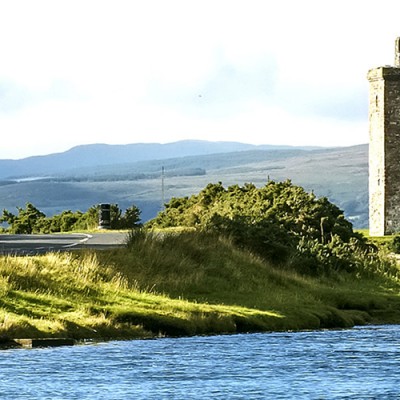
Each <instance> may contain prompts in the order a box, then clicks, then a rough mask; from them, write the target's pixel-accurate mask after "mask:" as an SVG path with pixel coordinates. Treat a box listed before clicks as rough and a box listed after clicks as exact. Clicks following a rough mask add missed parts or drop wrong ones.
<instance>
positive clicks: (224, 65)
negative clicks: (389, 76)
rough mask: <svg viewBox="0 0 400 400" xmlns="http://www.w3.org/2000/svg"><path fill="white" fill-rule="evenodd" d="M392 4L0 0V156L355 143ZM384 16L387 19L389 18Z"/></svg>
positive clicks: (385, 0) (392, 26) (387, 52)
mask: <svg viewBox="0 0 400 400" xmlns="http://www.w3.org/2000/svg"><path fill="white" fill-rule="evenodd" d="M399 12H400V4H399V3H398V2H397V1H394V0H381V2H380V3H379V7H376V6H375V2H372V1H370V0H367V1H365V2H363V3H361V4H360V3H359V2H355V1H348V0H346V1H345V0H336V1H335V2H333V1H330V2H321V1H317V0H303V1H301V2H298V1H296V0H281V1H279V2H273V1H266V0H263V1H261V0H246V1H245V0H231V1H226V0H218V1H211V0H203V1H202V2H199V1H194V0H192V1H190V0H189V1H188V0H185V1H184V0H169V1H168V2H166V1H162V0H148V1H146V2H139V1H130V0H116V1H114V2H112V3H111V2H109V1H104V0H97V1H94V0H86V1H77V0H70V1H68V2H55V1H52V0H36V1H35V2H32V1H29V0H20V1H16V2H10V1H7V0H0V37H1V38H2V40H1V41H0V52H1V54H2V62H1V63H0V107H1V108H0V132H1V136H2V146H1V148H0V158H10V157H23V156H28V155H33V154H46V153H49V152H54V151H63V150H66V149H67V148H69V147H71V146H74V145H78V144H82V143H93V142H106V143H132V142H150V141H153V142H164V143H165V142H170V141H174V140H179V139H188V138H190V139H209V140H237V141H242V142H252V143H266V144H267V143H275V144H278V143H279V144H299V145H303V144H304V145H306V144H307V145H349V144H355V143H365V142H367V140H368V133H367V121H366V118H367V113H366V97H367V81H366V73H367V70H368V69H369V68H372V67H375V66H379V65H383V64H390V63H392V59H393V48H394V40H395V38H396V36H398V35H400V31H398V21H397V19H398V17H397V16H398V14H399ZM396 30H397V31H396Z"/></svg>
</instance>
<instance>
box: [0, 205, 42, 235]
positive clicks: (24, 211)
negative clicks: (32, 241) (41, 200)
mask: <svg viewBox="0 0 400 400" xmlns="http://www.w3.org/2000/svg"><path fill="white" fill-rule="evenodd" d="M17 210H18V215H14V214H12V213H10V212H9V211H7V210H3V215H2V217H1V222H6V223H8V224H9V225H10V230H11V232H12V233H16V234H24V233H25V234H30V233H36V232H39V230H38V229H37V226H38V224H39V222H40V221H41V220H42V219H44V218H45V217H46V215H45V214H44V213H42V212H41V211H40V210H38V209H37V208H36V207H35V206H34V205H33V204H32V203H26V206H25V208H21V207H17Z"/></svg>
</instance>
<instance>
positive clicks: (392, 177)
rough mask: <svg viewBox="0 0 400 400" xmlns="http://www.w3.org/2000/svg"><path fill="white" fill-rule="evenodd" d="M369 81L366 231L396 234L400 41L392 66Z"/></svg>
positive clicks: (399, 223) (399, 221) (399, 224)
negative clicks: (367, 214) (367, 220)
mask: <svg viewBox="0 0 400 400" xmlns="http://www.w3.org/2000/svg"><path fill="white" fill-rule="evenodd" d="M368 81H369V92H370V94H369V230H370V235H371V236H383V235H386V234H390V233H394V232H400V38H397V39H396V46H395V60H394V66H384V67H379V68H374V69H371V70H370V71H369V72H368Z"/></svg>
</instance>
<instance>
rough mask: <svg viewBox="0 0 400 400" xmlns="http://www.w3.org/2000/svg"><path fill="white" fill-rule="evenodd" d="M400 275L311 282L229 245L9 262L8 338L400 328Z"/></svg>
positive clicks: (4, 311) (197, 239) (1, 270)
mask: <svg viewBox="0 0 400 400" xmlns="http://www.w3.org/2000/svg"><path fill="white" fill-rule="evenodd" d="M395 275H396V274H394V273H393V274H391V273H387V272H386V273H381V274H376V275H375V276H370V277H369V278H366V277H360V276H357V275H355V274H343V273H342V274H338V273H336V274H335V275H333V276H330V277H304V276H299V275H297V274H296V273H295V272H293V270H288V269H285V268H278V267H276V266H275V267H273V266H271V265H269V264H268V263H266V262H265V261H262V260H261V259H259V258H257V257H255V256H253V255H251V254H250V253H248V252H246V251H242V250H238V249H237V248H235V247H234V246H233V245H232V244H231V242H230V241H229V240H227V239H221V238H217V237H212V236H208V235H204V234H203V235H202V234H197V233H195V232H187V233H181V234H174V235H166V236H160V235H139V237H138V238H136V239H135V240H133V241H132V243H131V244H130V247H126V248H122V249H118V250H112V251H101V252H95V251H89V252H88V251H87V252H73V253H72V252H71V253H60V254H47V255H42V256H35V257H14V256H3V257H0V338H1V339H2V340H6V339H9V338H25V337H29V338H36V337H72V338H76V339H84V338H98V339H110V338H142V337H155V336H159V335H194V334H212V333H234V332H251V331H269V330H300V329H319V328H334V327H335V328H336V327H350V326H353V325H354V324H364V323H368V322H373V323H389V322H390V323H399V322H400V296H399V288H400V283H399V281H398V279H397V278H395Z"/></svg>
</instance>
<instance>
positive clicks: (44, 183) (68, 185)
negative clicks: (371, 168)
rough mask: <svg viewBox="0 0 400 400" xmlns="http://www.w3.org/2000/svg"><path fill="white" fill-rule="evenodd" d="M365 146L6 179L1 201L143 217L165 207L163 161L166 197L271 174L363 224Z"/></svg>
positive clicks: (195, 158) (179, 160)
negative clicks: (103, 207)
mask: <svg viewBox="0 0 400 400" xmlns="http://www.w3.org/2000/svg"><path fill="white" fill-rule="evenodd" d="M367 151H368V147H367V146H366V145H362V146H354V147H348V148H338V149H324V150H314V151H303V150H274V151H265V150H251V151H241V152H233V153H221V154H208V155H203V156H190V157H181V158H179V157H178V158H171V159H166V160H152V161H143V162H140V163H130V164H128V163H125V164H118V165H112V166H111V165H110V166H102V167H96V168H92V167H91V168H87V169H80V170H79V171H78V170H76V171H74V172H73V173H72V172H69V173H63V174H59V175H57V176H55V177H53V178H52V179H47V180H36V181H21V182H19V183H9V182H6V181H3V182H2V183H1V184H0V207H1V209H3V208H6V209H8V210H10V211H13V210H15V207H16V206H24V205H25V203H26V202H28V201H29V202H31V203H33V204H34V205H35V206H36V207H38V208H39V209H41V210H42V211H43V212H45V213H46V215H53V214H56V213H59V212H61V211H63V210H68V209H70V210H73V211H74V210H81V211H86V210H87V209H88V208H89V207H91V206H92V205H94V204H98V203H101V202H111V203H117V204H118V205H119V206H120V207H121V208H122V209H125V208H127V207H129V206H130V205H132V204H135V205H137V206H138V207H139V208H140V209H141V210H142V219H143V220H144V221H145V220H148V219H151V218H153V217H154V216H155V215H156V214H157V212H158V211H159V210H160V209H161V207H162V199H163V193H162V179H161V168H162V167H164V168H165V175H164V199H165V200H166V201H168V200H169V199H170V198H171V197H181V196H189V195H191V194H195V193H198V192H199V191H200V190H201V189H202V188H204V187H205V186H206V185H207V184H208V183H210V182H211V183H216V182H219V181H220V182H222V183H223V184H224V186H229V185H233V184H239V185H242V184H243V183H246V182H252V183H254V184H255V185H257V186H262V185H264V184H265V183H266V182H267V181H268V179H271V180H278V181H281V180H286V179H291V180H292V181H293V183H295V184H297V185H300V186H303V187H304V188H305V189H306V190H308V191H314V193H315V194H316V195H317V196H327V197H328V198H329V199H330V200H331V201H332V202H333V203H335V204H337V205H338V206H339V207H340V208H341V209H343V210H344V211H345V213H346V216H347V217H349V218H350V219H351V220H352V222H353V223H354V225H355V226H356V227H358V228H362V227H366V226H367V223H368V160H367Z"/></svg>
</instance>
